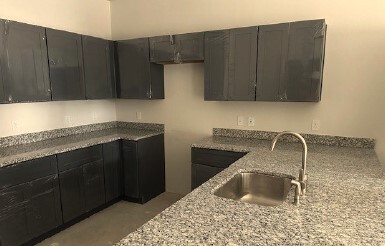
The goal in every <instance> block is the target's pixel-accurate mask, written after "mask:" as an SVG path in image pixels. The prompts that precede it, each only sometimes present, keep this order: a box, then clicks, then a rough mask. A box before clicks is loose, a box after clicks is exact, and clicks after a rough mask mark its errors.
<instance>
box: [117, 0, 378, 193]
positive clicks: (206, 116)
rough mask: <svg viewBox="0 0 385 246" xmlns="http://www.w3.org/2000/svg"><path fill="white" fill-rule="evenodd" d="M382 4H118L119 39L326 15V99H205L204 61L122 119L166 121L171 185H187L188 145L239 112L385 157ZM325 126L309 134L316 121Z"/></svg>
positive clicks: (154, 0)
mask: <svg viewBox="0 0 385 246" xmlns="http://www.w3.org/2000/svg"><path fill="white" fill-rule="evenodd" d="M384 11H385V1H383V0H372V1H364V0H354V1H351V0H340V1H332V0H324V1H320V0H298V1H284V0H259V1H256V0H243V1H233V0H210V1H207V0H184V1H179V0H147V1H139V0H114V1H112V2H111V15H112V37H113V38H114V39H125V38H135V37H144V36H154V35H161V34H175V33H184V32H194V31H205V30H214V29H221V28H230V27H240V26H250V25H258V24H269V23H279V22H288V21H295V20H306V19H316V18H325V19H326V22H327V24H328V30H327V42H326V58H325V70H324V83H323V95H322V102H320V103H274V102H273V103H268V102H205V101H203V76H204V70H203V65H202V64H185V65H168V66H166V67H165V87H166V99H165V100H159V101H136V100H118V102H117V106H116V109H117V118H118V119H119V120H135V119H136V118H135V112H137V111H141V112H142V113H143V119H142V121H144V122H160V123H165V124H166V175H167V177H166V179H167V180H166V185H167V190H168V191H172V192H180V193H186V192H188V190H189V187H190V154H189V153H190V144H191V143H193V142H195V141H196V140H197V139H199V138H201V137H202V136H209V135H210V134H211V131H212V128H213V127H229V128H238V127H237V126H236V118H237V115H243V116H245V117H246V116H254V117H255V118H256V124H255V127H251V128H249V127H243V128H244V129H258V130H272V131H280V130H288V129H290V130H294V131H299V132H306V133H316V134H331V135H343V136H357V137H374V138H378V139H379V143H380V144H379V145H378V147H377V152H378V153H379V154H380V157H381V158H382V159H383V160H385V151H384V147H385V144H384V143H383V142H385V130H382V129H384V125H385V124H384V123H385V114H384V113H383V109H382V107H383V106H384V105H385V99H384V98H385V97H384V93H385V83H384V80H385V69H384V66H385V46H384V43H385V15H384ZM313 119H318V120H320V122H321V129H320V131H318V132H312V131H311V129H310V127H311V121H312V120H313Z"/></svg>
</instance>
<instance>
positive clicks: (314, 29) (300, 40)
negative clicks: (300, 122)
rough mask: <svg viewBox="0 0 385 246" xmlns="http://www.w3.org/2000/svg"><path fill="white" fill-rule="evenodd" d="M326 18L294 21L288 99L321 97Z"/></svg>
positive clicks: (290, 37) (289, 64)
mask: <svg viewBox="0 0 385 246" xmlns="http://www.w3.org/2000/svg"><path fill="white" fill-rule="evenodd" d="M325 31H326V25H325V20H311V21H300V22H293V23H290V33H289V54H288V61H287V83H286V97H287V101H314V102H318V101H320V100H321V85H322V70H323V57H324V45H325Z"/></svg>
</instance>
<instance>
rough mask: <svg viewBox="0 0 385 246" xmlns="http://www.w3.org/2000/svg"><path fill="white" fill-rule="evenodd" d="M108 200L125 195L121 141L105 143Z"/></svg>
mask: <svg viewBox="0 0 385 246" xmlns="http://www.w3.org/2000/svg"><path fill="white" fill-rule="evenodd" d="M103 161H104V187H105V190H106V202H109V201H111V200H113V199H115V198H118V197H120V196H121V195H123V166H122V159H121V151H120V141H115V142H111V143H106V144H103Z"/></svg>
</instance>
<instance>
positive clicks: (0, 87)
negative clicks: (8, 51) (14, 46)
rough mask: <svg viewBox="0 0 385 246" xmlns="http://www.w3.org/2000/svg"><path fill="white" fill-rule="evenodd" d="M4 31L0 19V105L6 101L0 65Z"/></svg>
mask: <svg viewBox="0 0 385 246" xmlns="http://www.w3.org/2000/svg"><path fill="white" fill-rule="evenodd" d="M4 30H5V21H4V20H1V19H0V103H6V102H7V100H6V98H5V93H4V79H3V77H4V72H3V68H2V64H3V62H4V60H3V56H4V55H5V54H4V46H3V45H2V44H3V43H4V36H5V33H4Z"/></svg>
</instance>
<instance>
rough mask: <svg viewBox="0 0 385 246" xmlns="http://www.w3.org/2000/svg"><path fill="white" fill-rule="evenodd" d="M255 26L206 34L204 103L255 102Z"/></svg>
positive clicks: (256, 31) (256, 28)
mask: <svg viewBox="0 0 385 246" xmlns="http://www.w3.org/2000/svg"><path fill="white" fill-rule="evenodd" d="M257 36H258V27H246V28H236V29H231V30H221V31H212V32H206V34H205V81H204V84H205V100H206V101H254V100H255V86H256V61H257Z"/></svg>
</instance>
